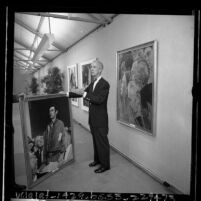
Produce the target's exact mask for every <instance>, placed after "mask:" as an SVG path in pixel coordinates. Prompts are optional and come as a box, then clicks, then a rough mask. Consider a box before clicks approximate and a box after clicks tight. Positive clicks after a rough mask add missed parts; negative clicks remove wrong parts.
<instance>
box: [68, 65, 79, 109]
mask: <svg viewBox="0 0 201 201" xmlns="http://www.w3.org/2000/svg"><path fill="white" fill-rule="evenodd" d="M69 70H72V71H73V72H74V74H75V81H76V86H77V87H78V84H79V83H78V65H77V64H73V65H70V66H67V84H68V87H67V89H68V91H70V90H71V89H70V75H69ZM71 103H72V105H74V106H77V107H79V101H78V98H71Z"/></svg>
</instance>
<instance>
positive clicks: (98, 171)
mask: <svg viewBox="0 0 201 201" xmlns="http://www.w3.org/2000/svg"><path fill="white" fill-rule="evenodd" d="M109 169H110V168H104V167H100V168H98V169H96V170H94V172H95V173H102V172H105V171H107V170H109Z"/></svg>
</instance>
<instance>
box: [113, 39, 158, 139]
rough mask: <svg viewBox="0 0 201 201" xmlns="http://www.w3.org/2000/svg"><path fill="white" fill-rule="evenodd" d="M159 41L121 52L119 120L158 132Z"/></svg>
mask: <svg viewBox="0 0 201 201" xmlns="http://www.w3.org/2000/svg"><path fill="white" fill-rule="evenodd" d="M156 84H157V42H156V41H151V42H148V43H144V44H141V45H138V46H135V47H131V48H128V49H125V50H121V51H118V52H117V121H118V122H119V123H122V124H124V125H127V126H130V127H132V128H135V129H138V130H140V131H142V132H144V133H147V134H150V135H154V134H155V124H156Z"/></svg>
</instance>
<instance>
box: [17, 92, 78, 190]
mask: <svg viewBox="0 0 201 201" xmlns="http://www.w3.org/2000/svg"><path fill="white" fill-rule="evenodd" d="M19 106H20V118H21V125H22V138H23V145H24V155H25V165H26V175H27V184H28V188H32V187H33V186H35V185H36V184H38V183H39V182H41V181H42V180H44V179H45V178H47V177H49V176H50V175H52V174H53V173H55V172H57V171H58V170H60V169H61V168H62V167H64V166H65V165H67V164H70V163H71V162H73V161H74V140H73V126H72V118H71V102H70V101H69V99H68V98H67V97H66V96H65V95H63V94H51V95H37V96H27V97H26V98H24V99H20V101H19Z"/></svg>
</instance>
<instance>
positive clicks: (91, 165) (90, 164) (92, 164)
mask: <svg viewBox="0 0 201 201" xmlns="http://www.w3.org/2000/svg"><path fill="white" fill-rule="evenodd" d="M98 164H99V163H98V162H96V161H94V162H92V163H89V167H94V166H96V165H98Z"/></svg>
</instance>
